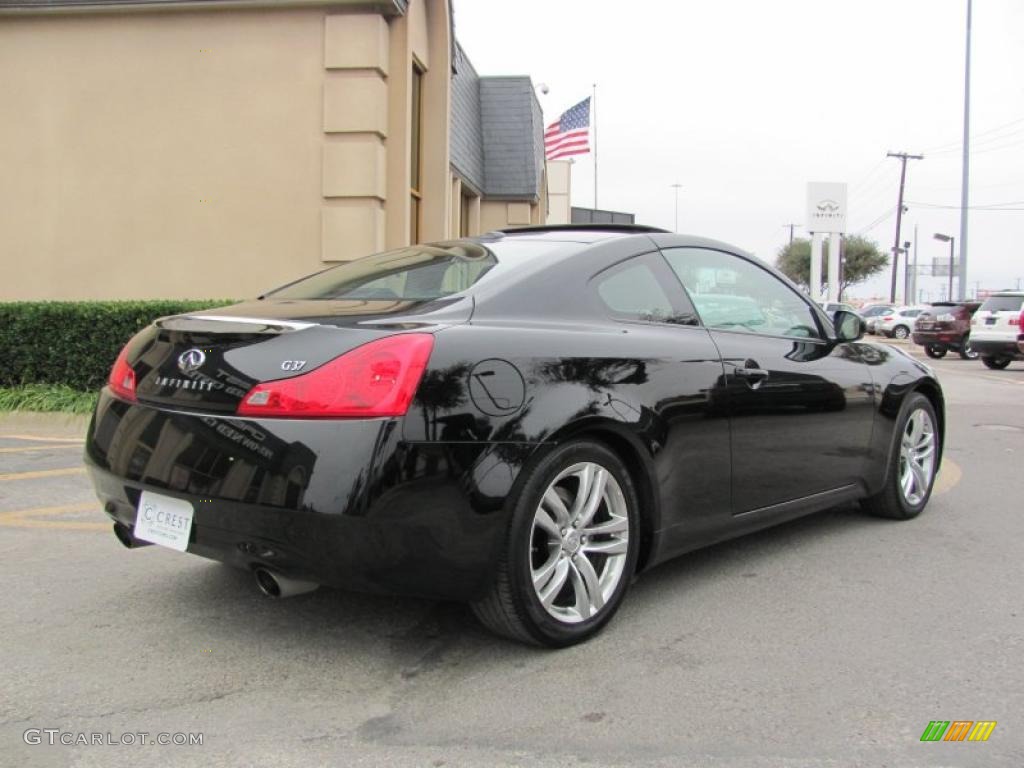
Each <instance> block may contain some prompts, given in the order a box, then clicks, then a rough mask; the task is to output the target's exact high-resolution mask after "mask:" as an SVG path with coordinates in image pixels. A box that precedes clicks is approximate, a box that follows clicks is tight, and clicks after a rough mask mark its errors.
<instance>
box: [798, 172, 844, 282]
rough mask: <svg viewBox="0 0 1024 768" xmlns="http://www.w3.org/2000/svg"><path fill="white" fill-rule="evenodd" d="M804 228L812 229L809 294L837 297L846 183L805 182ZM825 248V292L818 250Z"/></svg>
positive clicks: (809, 230) (810, 230) (820, 251)
mask: <svg viewBox="0 0 1024 768" xmlns="http://www.w3.org/2000/svg"><path fill="white" fill-rule="evenodd" d="M807 231H808V232H810V233H811V298H812V299H814V300H815V301H824V300H828V301H839V255H840V242H841V241H842V236H843V234H845V232H846V184H845V183H840V182H827V181H812V182H809V183H808V184H807ZM826 234H827V235H830V238H829V248H828V294H827V295H822V292H821V253H822V244H823V242H824V239H825V235H826Z"/></svg>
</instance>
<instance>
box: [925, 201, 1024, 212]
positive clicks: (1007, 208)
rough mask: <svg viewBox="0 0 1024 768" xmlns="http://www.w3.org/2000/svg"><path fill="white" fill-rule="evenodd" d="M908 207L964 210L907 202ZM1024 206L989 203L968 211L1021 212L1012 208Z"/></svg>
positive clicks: (1007, 202) (1022, 203) (972, 206)
mask: <svg viewBox="0 0 1024 768" xmlns="http://www.w3.org/2000/svg"><path fill="white" fill-rule="evenodd" d="M907 205H913V206H914V207H916V208H939V209H946V210H951V211H960V210H963V206H960V205H943V204H942V203H918V202H911V201H909V200H908V201H907ZM1018 205H1024V200H1008V201H1006V202H1005V203H988V204H986V205H969V206H967V210H969V211H1020V210H1024V208H1015V207H1011V206H1018Z"/></svg>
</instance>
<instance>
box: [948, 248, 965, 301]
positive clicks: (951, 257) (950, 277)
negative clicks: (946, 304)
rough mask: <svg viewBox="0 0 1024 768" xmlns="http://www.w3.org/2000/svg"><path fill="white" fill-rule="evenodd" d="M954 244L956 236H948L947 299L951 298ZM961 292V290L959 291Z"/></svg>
mask: <svg viewBox="0 0 1024 768" xmlns="http://www.w3.org/2000/svg"><path fill="white" fill-rule="evenodd" d="M955 245H956V238H955V237H950V238H949V300H950V301H952V300H953V247H954V246H955ZM961 293H963V291H961Z"/></svg>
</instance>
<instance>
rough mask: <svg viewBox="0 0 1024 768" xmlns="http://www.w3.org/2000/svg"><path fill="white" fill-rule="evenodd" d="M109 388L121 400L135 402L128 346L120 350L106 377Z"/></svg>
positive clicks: (133, 377)
mask: <svg viewBox="0 0 1024 768" xmlns="http://www.w3.org/2000/svg"><path fill="white" fill-rule="evenodd" d="M107 384H108V385H109V386H110V390H111V391H112V392H113V393H114V394H115V395H117V396H118V397H120V398H121V399H122V400H130V401H132V402H135V371H133V370H132V367H131V366H130V365H128V347H125V348H124V349H122V350H121V354H119V355H118V356H117V360H116V361H115V362H114V367H113V368H111V369H110V378H108V379H107Z"/></svg>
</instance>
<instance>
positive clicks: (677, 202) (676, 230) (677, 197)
mask: <svg viewBox="0 0 1024 768" xmlns="http://www.w3.org/2000/svg"><path fill="white" fill-rule="evenodd" d="M669 186H670V187H672V189H674V190H675V191H676V225H675V227H674V229H673V231H675V232H678V231H679V190H680V188H681V187H682V186H683V185H682V184H680V183H678V182H676V183H675V184H670V185H669Z"/></svg>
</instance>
